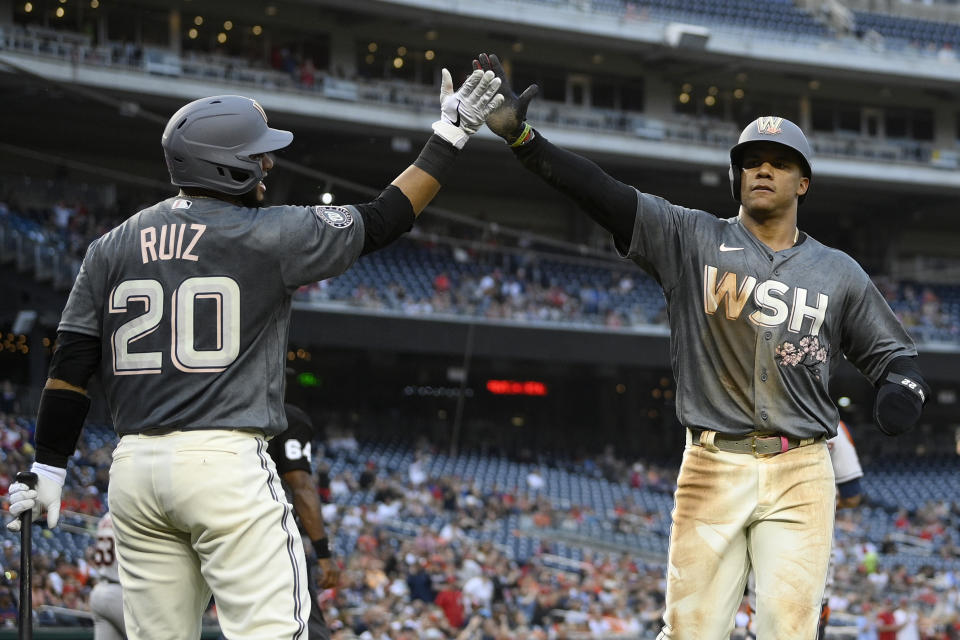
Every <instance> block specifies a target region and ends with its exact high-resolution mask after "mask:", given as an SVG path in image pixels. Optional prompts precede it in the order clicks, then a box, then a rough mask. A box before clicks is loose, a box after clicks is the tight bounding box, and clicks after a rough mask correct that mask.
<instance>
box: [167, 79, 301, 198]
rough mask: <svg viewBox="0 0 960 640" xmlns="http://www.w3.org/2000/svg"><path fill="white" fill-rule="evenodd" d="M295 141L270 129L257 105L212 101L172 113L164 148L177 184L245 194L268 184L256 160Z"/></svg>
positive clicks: (248, 101)
mask: <svg viewBox="0 0 960 640" xmlns="http://www.w3.org/2000/svg"><path fill="white" fill-rule="evenodd" d="M292 140H293V134H292V133H290V132H289V131H282V130H280V129H271V128H270V127H269V126H268V125H267V114H266V113H265V112H264V111H263V107H261V106H260V105H259V104H257V101H256V100H251V99H250V98H244V97H243V96H212V97H210V98H201V99H200V100H194V101H193V102H191V103H190V104H188V105H186V106H184V107H182V108H181V109H180V110H179V111H177V112H176V113H175V114H173V117H172V118H170V121H169V122H168V123H167V127H166V129H164V130H163V138H162V140H161V144H162V145H163V154H164V156H165V157H166V159H167V170H168V171H169V172H170V182H172V183H173V184H175V185H177V186H178V187H202V188H204V189H212V190H214V191H218V192H220V193H226V194H230V195H241V194H244V193H246V192H248V191H250V189H252V188H253V187H254V185H256V184H257V183H258V182H259V181H260V180H262V179H263V167H261V166H260V160H259V159H258V158H253V157H251V156H255V155H257V154H261V153H267V152H269V151H276V150H277V149H282V148H284V147H285V146H287V145H288V144H290V142H291V141H292Z"/></svg>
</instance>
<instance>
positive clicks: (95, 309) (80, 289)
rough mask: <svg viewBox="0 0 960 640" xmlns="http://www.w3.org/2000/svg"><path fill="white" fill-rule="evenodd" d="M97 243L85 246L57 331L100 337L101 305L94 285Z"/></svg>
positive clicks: (96, 267)
mask: <svg viewBox="0 0 960 640" xmlns="http://www.w3.org/2000/svg"><path fill="white" fill-rule="evenodd" d="M98 244H99V241H94V242H93V243H92V244H91V245H90V246H89V247H88V248H87V254H86V255H85V256H84V258H83V262H82V263H81V264H80V271H79V273H77V279H76V280H75V281H74V283H73V287H72V288H71V289H70V296H69V297H68V298H67V304H66V306H65V307H64V308H63V313H62V314H61V315H60V324H59V326H58V327H57V330H58V331H72V332H74V333H82V334H84V335H88V336H93V337H95V338H99V337H100V326H101V323H100V321H101V317H100V315H101V312H102V305H101V304H99V303H98V301H97V299H96V298H97V296H96V294H95V286H94V280H95V278H96V277H97V269H98V266H97V258H96V255H97V246H98Z"/></svg>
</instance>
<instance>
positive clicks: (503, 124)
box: [473, 53, 540, 144]
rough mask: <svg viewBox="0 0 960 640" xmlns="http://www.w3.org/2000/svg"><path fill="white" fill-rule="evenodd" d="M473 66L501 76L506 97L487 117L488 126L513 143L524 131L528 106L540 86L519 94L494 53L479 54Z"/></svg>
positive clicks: (501, 88)
mask: <svg viewBox="0 0 960 640" xmlns="http://www.w3.org/2000/svg"><path fill="white" fill-rule="evenodd" d="M473 68H474V69H483V70H484V71H493V73H494V75H496V76H497V77H498V78H500V95H502V96H503V98H504V100H503V104H502V105H500V106H499V107H498V108H497V109H495V110H494V111H493V113H491V114H490V116H489V117H488V118H487V126H488V127H489V128H490V131H493V132H494V133H495V134H497V135H498V136H500V137H501V138H503V139H504V140H506V141H507V143H508V144H513V143H514V142H516V140H517V138H518V137H520V135H521V134H522V133H523V130H524V125H525V124H526V120H527V107H529V106H530V101H531V100H533V98H534V96H536V95H537V93H538V92H539V91H540V87H538V86H537V85H535V84H532V85H530V86H529V87H527V88H526V89H524V90H523V93H521V94H520V95H519V96H518V95H517V94H516V93H514V91H513V89H512V88H511V87H510V81H509V80H507V73H506V71H504V70H503V65H502V64H500V58H498V57H497V56H496V54H494V53H491V54H490V55H489V56H488V55H487V54H485V53H481V54H480V55H478V56H477V59H476V60H474V61H473Z"/></svg>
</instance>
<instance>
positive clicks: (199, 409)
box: [8, 70, 502, 640]
mask: <svg viewBox="0 0 960 640" xmlns="http://www.w3.org/2000/svg"><path fill="white" fill-rule="evenodd" d="M498 86H499V80H498V79H496V78H495V77H494V74H493V73H492V72H486V73H485V72H483V71H475V72H473V73H472V74H471V75H470V76H469V78H468V79H467V80H466V81H465V82H464V84H463V86H461V87H460V89H459V90H457V91H456V92H454V90H453V83H452V80H451V77H450V74H449V72H447V71H446V70H444V72H443V80H442V83H441V117H440V120H438V121H437V122H435V123H434V125H433V130H434V135H433V136H431V137H430V139H429V140H428V141H427V143H426V145H425V146H424V148H423V151H422V152H421V154H420V156H419V157H418V158H417V160H416V161H415V162H414V164H413V165H412V166H410V167H409V168H407V169H406V170H405V171H404V172H403V173H401V174H400V175H399V176H398V177H397V178H396V179H395V180H394V181H393V183H392V184H391V185H390V186H388V187H387V188H386V189H385V190H384V191H383V192H382V193H381V194H380V196H379V197H378V198H377V199H376V200H374V201H372V202H369V203H366V204H360V205H356V206H345V207H331V206H326V207H324V206H304V207H297V206H279V207H263V206H260V205H261V203H262V201H263V198H264V192H265V190H266V187H265V186H264V184H263V182H262V180H263V178H264V177H265V176H266V175H267V172H269V171H270V169H271V168H273V166H274V163H273V159H272V157H271V155H270V153H271V152H273V151H276V150H278V149H282V148H283V147H286V146H287V145H289V144H290V142H291V141H292V139H293V134H291V133H290V132H289V131H282V130H278V129H273V128H271V127H270V126H269V125H268V123H267V116H266V113H264V111H263V109H262V108H261V107H260V105H259V104H257V103H256V102H255V101H254V100H251V99H249V98H244V97H241V96H214V97H210V98H203V99H201V100H197V101H194V102H191V103H190V104H187V105H186V106H184V107H183V108H182V109H180V110H179V111H177V113H176V114H174V116H173V117H172V118H171V119H170V121H169V123H168V124H167V127H166V129H165V130H164V132H163V138H162V145H163V149H164V153H165V156H166V160H167V168H168V170H169V172H170V177H171V181H172V182H173V184H175V185H178V186H180V187H181V191H180V194H179V195H177V196H175V197H172V198H168V199H167V200H164V201H162V202H159V203H157V204H156V205H154V206H152V207H149V208H147V209H144V210H143V211H140V212H139V213H137V214H135V215H133V216H131V217H130V218H129V219H128V220H127V221H126V222H124V223H123V224H121V225H120V226H118V227H117V228H115V229H113V230H112V231H110V232H108V233H107V234H105V235H104V236H103V237H101V238H99V239H98V240H96V241H94V242H93V243H92V244H91V245H90V247H89V249H88V250H87V254H86V257H85V258H84V260H83V265H82V266H81V268H80V273H79V275H78V276H77V279H76V282H75V283H74V285H73V288H72V290H71V292H70V297H69V299H68V301H67V305H66V308H65V309H64V312H63V315H62V317H61V321H60V326H59V335H58V344H59V346H58V348H57V350H56V351H55V353H54V356H53V359H52V362H51V366H50V375H49V378H48V380H47V384H46V386H45V388H44V391H43V394H42V396H41V400H40V407H39V411H38V415H37V426H36V436H35V438H36V450H37V453H36V461H35V463H34V464H33V466H32V470H33V471H35V472H36V473H37V475H38V476H39V480H38V483H37V487H36V490H29V489H28V488H27V487H26V486H24V485H21V484H14V485H12V486H11V487H10V507H9V510H10V513H11V515H13V516H14V518H15V519H14V520H13V521H12V522H11V523H10V524H8V527H9V528H11V529H14V530H16V529H18V528H19V521H18V520H17V519H16V516H17V515H18V514H19V513H21V512H23V511H25V510H27V509H33V510H34V514H35V516H39V515H40V512H41V509H45V510H46V512H47V524H48V525H49V526H55V525H56V523H57V520H58V517H59V511H60V495H61V490H62V486H63V483H64V479H65V476H66V466H67V458H68V457H69V456H70V455H71V454H72V453H73V451H74V449H75V448H76V443H77V439H78V437H79V434H80V432H81V429H82V426H83V421H84V418H85V416H86V413H87V410H88V407H89V400H88V398H87V396H86V393H85V389H86V386H87V383H88V380H89V378H90V377H91V376H92V375H93V374H94V373H95V372H98V373H99V375H100V378H101V381H102V383H103V386H104V389H105V391H106V396H107V401H108V403H109V406H110V410H111V412H112V415H113V422H114V427H115V428H116V430H117V432H118V433H119V434H120V436H121V438H120V442H119V444H118V446H117V447H116V449H115V451H114V454H113V464H112V466H111V470H110V489H109V499H110V510H111V515H112V518H113V524H114V529H115V532H116V540H117V552H118V554H119V559H120V581H121V583H122V585H123V592H124V594H123V600H124V619H125V623H126V631H127V636H128V637H129V638H131V639H145V638H151V639H153V638H155V639H157V640H181V639H184V640H186V639H189V638H198V637H199V635H200V620H201V615H202V613H203V611H204V609H205V608H206V606H207V604H208V602H209V599H210V596H211V593H212V595H213V596H214V598H215V599H216V603H217V611H218V615H219V620H220V624H221V627H222V629H223V631H224V634H225V635H226V636H227V637H229V638H231V640H243V639H254V638H257V639H263V638H270V639H271V640H273V639H279V638H306V637H307V616H308V615H309V612H310V603H309V601H308V595H307V571H306V566H305V562H304V552H303V544H302V542H301V539H300V536H299V534H298V532H297V527H296V524H295V523H294V521H293V515H292V510H291V508H290V505H289V504H288V503H287V501H286V500H285V499H284V496H283V489H282V487H281V485H280V479H279V477H278V475H277V470H276V466H275V465H274V463H273V461H272V460H271V459H270V457H269V456H268V455H267V451H266V450H267V440H268V439H269V438H270V437H271V436H273V435H276V434H278V433H280V432H282V431H283V430H284V429H285V428H286V426H287V425H286V418H285V417H284V412H283V393H284V388H283V387H284V359H285V355H286V345H287V330H288V321H289V317H290V298H291V294H292V293H293V292H294V291H295V290H296V289H297V288H298V287H299V286H301V285H304V284H307V283H310V282H315V281H317V280H322V279H325V278H329V277H332V276H335V275H338V274H340V273H342V272H343V271H344V270H346V269H347V268H348V267H349V266H350V265H351V264H353V262H354V261H355V260H356V259H357V257H358V256H360V255H362V254H364V253H369V252H371V251H374V250H376V249H378V248H380V247H383V246H385V245H386V244H388V243H390V242H391V241H393V240H394V239H396V238H397V237H399V236H400V235H401V234H402V233H403V232H405V231H406V230H408V229H409V228H410V226H411V225H412V224H413V222H414V219H415V218H416V216H417V215H419V213H420V211H421V210H422V209H423V208H424V207H425V206H426V205H427V203H429V202H430V200H431V199H432V198H433V197H434V196H435V195H436V193H437V192H438V191H439V189H440V185H441V183H442V182H443V179H444V175H445V173H446V172H447V170H448V169H449V168H450V166H451V165H452V163H453V161H454V160H455V158H456V156H457V154H458V152H459V150H460V149H461V148H462V147H463V145H464V144H465V143H466V141H467V139H468V138H469V136H470V135H471V134H472V133H475V132H476V130H477V128H478V127H480V126H481V125H482V124H483V120H484V117H485V116H486V115H487V113H489V111H490V110H491V109H492V108H494V107H496V106H497V104H499V102H500V101H501V100H502V98H501V97H499V96H496V95H495V94H496V91H497V88H498Z"/></svg>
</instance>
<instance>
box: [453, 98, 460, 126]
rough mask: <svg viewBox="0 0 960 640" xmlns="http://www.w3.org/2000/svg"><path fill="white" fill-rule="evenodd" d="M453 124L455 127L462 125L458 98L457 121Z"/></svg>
mask: <svg viewBox="0 0 960 640" xmlns="http://www.w3.org/2000/svg"><path fill="white" fill-rule="evenodd" d="M453 126H455V127H459V126H460V101H459V100H457V121H456V122H454V123H453Z"/></svg>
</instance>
